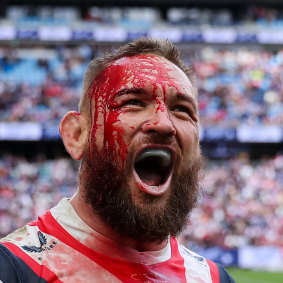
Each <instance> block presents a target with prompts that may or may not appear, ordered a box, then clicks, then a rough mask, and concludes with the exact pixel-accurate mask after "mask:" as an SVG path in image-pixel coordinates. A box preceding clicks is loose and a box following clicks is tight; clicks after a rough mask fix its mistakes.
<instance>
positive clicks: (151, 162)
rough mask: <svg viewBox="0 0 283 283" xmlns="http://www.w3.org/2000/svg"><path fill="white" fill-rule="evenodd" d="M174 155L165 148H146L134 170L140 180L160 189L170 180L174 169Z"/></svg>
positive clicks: (139, 156)
mask: <svg viewBox="0 0 283 283" xmlns="http://www.w3.org/2000/svg"><path fill="white" fill-rule="evenodd" d="M172 164H173V161H172V153H171V151H170V150H168V149H163V148H146V149H145V150H143V151H142V152H141V153H140V154H139V155H138V156H137V158H136V160H135V163H134V168H135V171H136V173H137V175H138V176H139V178H140V180H141V181H142V182H143V183H144V184H146V185H149V186H156V187H160V186H162V185H163V184H165V183H166V181H167V180H168V178H169V176H170V173H171V171H172V170H171V169H172Z"/></svg>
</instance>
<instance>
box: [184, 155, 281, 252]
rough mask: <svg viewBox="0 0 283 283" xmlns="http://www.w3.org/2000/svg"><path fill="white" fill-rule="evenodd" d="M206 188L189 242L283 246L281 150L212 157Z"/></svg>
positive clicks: (225, 246)
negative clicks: (251, 156)
mask: <svg viewBox="0 0 283 283" xmlns="http://www.w3.org/2000/svg"><path fill="white" fill-rule="evenodd" d="M203 187H204V193H203V196H202V198H201V199H200V205H199V207H198V208H197V209H196V211H195V212H194V213H193V215H192V217H191V225H190V226H189V228H188V229H187V231H185V232H184V234H183V240H184V242H185V244H186V245H188V246H194V245H195V246H198V247H199V246H201V247H204V248H206V247H210V246H221V247H224V248H237V247H242V246H246V245H254V246H268V245H269V246H281V247H283V236H282V235H283V155H276V156H275V157H273V158H263V159H260V160H257V161H251V160H250V159H249V158H248V156H247V155H246V154H240V155H239V157H238V158H236V159H231V160H226V161H225V160H222V161H208V162H206V167H205V180H204V183H203Z"/></svg>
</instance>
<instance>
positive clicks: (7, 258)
mask: <svg viewBox="0 0 283 283" xmlns="http://www.w3.org/2000/svg"><path fill="white" fill-rule="evenodd" d="M0 280H1V281H2V282H3V283H28V282H33V283H45V282H47V281H46V280H44V279H43V278H40V277H38V276H37V275H36V274H35V273H34V272H33V270H32V269H31V268H30V267H29V266H28V265H27V264H26V263H25V262H24V261H23V260H21V259H20V258H18V257H17V256H16V255H15V254H13V253H12V252H11V251H10V250H9V249H8V248H7V247H5V246H4V245H1V244H0ZM1 281H0V282H1Z"/></svg>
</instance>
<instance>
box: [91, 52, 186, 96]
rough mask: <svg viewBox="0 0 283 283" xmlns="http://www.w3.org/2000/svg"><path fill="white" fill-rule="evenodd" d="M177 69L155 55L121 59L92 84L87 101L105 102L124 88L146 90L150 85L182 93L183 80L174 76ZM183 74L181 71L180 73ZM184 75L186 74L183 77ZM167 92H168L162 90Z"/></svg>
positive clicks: (108, 67)
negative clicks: (100, 100) (181, 84)
mask: <svg viewBox="0 0 283 283" xmlns="http://www.w3.org/2000/svg"><path fill="white" fill-rule="evenodd" d="M177 70H178V68H177V66H175V65H174V64H173V63H171V62H169V61H168V60H167V59H165V58H163V57H161V56H158V55H152V54H140V55H135V56H131V57H122V58H120V59H117V60H116V61H114V62H112V63H111V64H110V65H109V66H107V67H106V68H105V69H104V70H103V71H102V72H101V73H100V74H98V75H97V77H96V78H95V80H94V81H93V83H92V85H91V87H90V89H89V91H88V98H89V99H90V100H91V101H93V99H94V100H97V99H98V98H99V97H100V99H102V100H105V99H106V98H110V99H111V97H113V96H114V95H115V94H116V93H117V91H119V90H121V89H123V88H131V87H145V85H146V83H148V82H150V83H151V84H152V85H153V86H154V85H155V86H156V84H158V85H160V86H162V87H163V88H164V86H167V87H174V88H176V89H177V91H180V82H181V79H180V78H178V77H176V74H175V75H174V71H175V73H176V71H177ZM180 73H182V71H181V70H180V69H179V74H180ZM184 76H185V74H184ZM163 90H164V92H165V89H163Z"/></svg>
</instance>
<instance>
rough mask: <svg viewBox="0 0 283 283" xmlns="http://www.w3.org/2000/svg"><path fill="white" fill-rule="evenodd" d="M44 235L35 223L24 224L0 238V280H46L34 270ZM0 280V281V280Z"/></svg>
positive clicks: (43, 241)
mask: <svg viewBox="0 0 283 283" xmlns="http://www.w3.org/2000/svg"><path fill="white" fill-rule="evenodd" d="M45 242H46V237H45V236H44V234H43V233H42V232H41V231H40V230H39V228H38V227H37V226H36V225H26V226H24V227H23V228H20V229H18V230H16V231H15V232H13V233H11V234H9V235H8V236H6V237H5V238H3V239H1V240H0V280H1V281H2V282H9V283H15V282H35V283H38V282H42V283H43V282H47V281H46V280H45V279H43V278H41V277H40V276H39V274H38V272H37V273H36V272H35V270H34V266H35V264H36V263H35V258H36V257H39V256H40V255H41V253H42V251H43V249H42V247H43V245H44V244H45ZM1 281H0V282H1Z"/></svg>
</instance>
